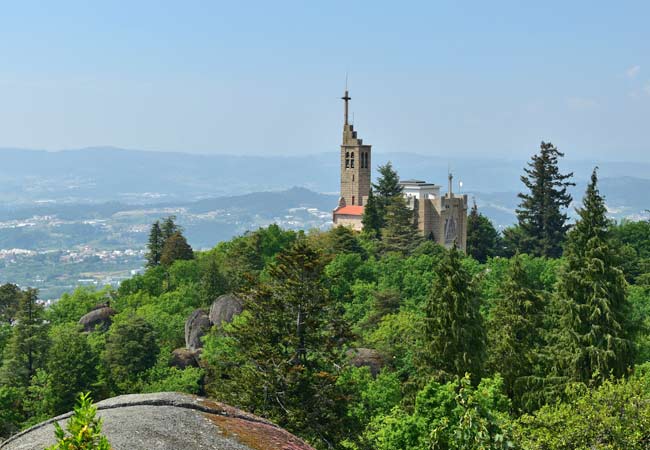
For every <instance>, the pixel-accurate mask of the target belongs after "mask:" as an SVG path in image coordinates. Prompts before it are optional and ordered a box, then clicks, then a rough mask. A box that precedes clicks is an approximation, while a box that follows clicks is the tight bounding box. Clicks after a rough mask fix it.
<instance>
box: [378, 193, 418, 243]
mask: <svg viewBox="0 0 650 450" xmlns="http://www.w3.org/2000/svg"><path fill="white" fill-rule="evenodd" d="M384 217H385V218H384V223H385V226H384V228H382V230H381V236H382V242H381V248H382V250H383V252H384V253H388V252H397V253H401V254H403V255H409V254H411V253H412V252H413V250H414V249H415V248H416V247H417V246H418V245H419V244H420V242H421V241H422V237H421V236H420V233H419V231H418V229H417V228H416V226H415V222H414V219H413V211H412V210H411V209H410V208H409V207H408V205H407V204H406V199H405V198H404V197H402V196H401V195H400V196H397V197H393V198H391V199H390V201H389V202H388V203H387V204H386V205H385V216H384Z"/></svg>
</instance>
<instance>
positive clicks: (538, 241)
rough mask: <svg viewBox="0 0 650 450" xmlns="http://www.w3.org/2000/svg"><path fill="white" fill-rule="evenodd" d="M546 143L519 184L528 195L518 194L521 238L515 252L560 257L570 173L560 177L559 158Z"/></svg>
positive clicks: (567, 204) (568, 202) (564, 232)
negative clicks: (522, 185) (522, 184)
mask: <svg viewBox="0 0 650 450" xmlns="http://www.w3.org/2000/svg"><path fill="white" fill-rule="evenodd" d="M563 156H564V153H561V152H560V151H559V150H558V149H557V148H556V147H555V146H554V145H553V144H551V143H550V142H548V143H546V142H542V144H541V146H540V151H539V154H537V155H533V158H532V161H531V162H530V163H528V168H526V169H524V171H525V172H526V175H523V176H522V177H521V181H522V182H523V183H524V185H525V186H526V188H527V189H528V191H529V192H528V193H520V194H519V198H520V199H521V203H520V204H519V208H518V209H517V220H518V222H519V227H520V229H521V232H522V235H523V239H522V240H521V242H520V243H519V245H520V246H521V247H520V248H519V249H518V250H519V251H521V252H522V253H530V254H532V255H535V256H546V257H549V258H557V257H559V256H561V255H562V244H563V242H564V239H565V237H566V232H567V230H568V229H569V225H567V218H568V216H567V214H566V212H564V209H565V208H567V207H568V206H569V205H570V204H571V194H569V192H568V188H569V187H570V186H575V183H572V182H571V181H568V180H569V179H570V178H571V177H572V176H573V173H568V174H562V173H560V169H559V167H558V159H559V158H561V157H563Z"/></svg>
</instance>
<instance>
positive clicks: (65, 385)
mask: <svg viewBox="0 0 650 450" xmlns="http://www.w3.org/2000/svg"><path fill="white" fill-rule="evenodd" d="M50 340H51V344H50V348H49V352H48V356H47V363H46V365H45V371H46V372H47V375H48V380H47V383H46V392H45V393H44V395H45V396H46V397H47V401H46V402H45V403H47V404H48V405H51V411H47V415H48V416H53V415H57V414H62V413H64V412H66V411H69V410H70V409H71V408H72V407H73V406H74V401H75V398H76V397H77V395H78V394H79V393H81V392H87V391H89V390H91V389H92V386H93V384H94V383H95V381H96V379H97V362H98V355H97V354H96V353H95V352H94V351H93V349H92V348H91V346H90V344H89V343H88V341H87V338H86V335H85V334H83V333H80V332H79V329H78V328H77V327H76V326H74V325H62V326H58V327H54V328H52V330H51V332H50Z"/></svg>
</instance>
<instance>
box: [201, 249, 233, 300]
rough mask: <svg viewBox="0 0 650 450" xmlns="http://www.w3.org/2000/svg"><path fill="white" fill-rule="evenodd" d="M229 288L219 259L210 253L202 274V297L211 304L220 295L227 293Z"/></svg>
mask: <svg viewBox="0 0 650 450" xmlns="http://www.w3.org/2000/svg"><path fill="white" fill-rule="evenodd" d="M227 289H228V281H227V280H226V277H225V276H224V275H223V273H222V272H221V269H220V268H219V264H218V263H217V259H216V258H215V257H214V256H212V255H208V257H207V262H206V266H205V268H204V269H203V275H201V297H202V298H203V303H205V304H210V303H211V302H213V301H214V300H215V299H216V298H217V297H218V296H219V295H221V294H225V293H226V291H227Z"/></svg>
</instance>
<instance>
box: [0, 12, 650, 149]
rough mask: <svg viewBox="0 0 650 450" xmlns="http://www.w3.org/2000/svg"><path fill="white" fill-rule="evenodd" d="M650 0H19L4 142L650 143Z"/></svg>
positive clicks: (5, 35) (2, 81) (3, 70)
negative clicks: (345, 110) (347, 114)
mask: <svg viewBox="0 0 650 450" xmlns="http://www.w3.org/2000/svg"><path fill="white" fill-rule="evenodd" d="M649 20H650V2H648V1H617V2H614V1H593V0H592V1H568V0H564V1H544V2H530V1H492V2H486V1H476V2H470V1H463V2H461V1H454V2H451V1H450V2H434V1H423V2H408V1H399V2H397V1H393V2H381V1H377V0H374V1H371V2H370V1H369V2H358V1H350V0H349V1H344V2H339V1H331V0H327V1H309V2H308V1H300V2H298V1H296V2H283V1H260V2H253V1H228V2H217V1H206V2H198V1H187V0H185V1H173V2H172V1H161V0H158V1H138V0H130V1H102V2H100V1H87V0H84V1H76V2H73V1H64V0H58V1H49V0H48V1H42V2H32V1H28V0H21V1H6V2H3V4H2V10H1V13H0V61H1V64H0V147H25V148H45V149H61V148H79V147H85V146H96V145H112V146H119V147H127V148H139V149H150V150H178V151H191V152H201V153H242V154H297V153H302V152H307V153H311V152H323V151H337V145H338V144H339V141H340V129H341V120H342V105H341V101H340V100H339V99H338V98H339V97H340V96H341V93H342V90H343V88H344V83H345V73H346V72H349V80H350V81H349V84H350V90H351V96H352V98H353V100H352V111H353V112H354V114H355V124H356V127H357V129H358V130H359V132H360V136H361V137H362V138H364V140H365V141H366V142H368V143H371V144H373V145H374V148H375V150H376V151H413V152H419V153H430V154H445V153H446V154H449V155H451V157H452V158H453V155H461V154H462V155H466V154H477V155H481V154H482V155H497V156H510V157H527V156H528V155H529V154H530V153H532V152H534V151H535V149H536V147H537V146H538V145H539V141H540V140H542V139H545V140H551V141H553V142H554V143H556V144H557V145H558V146H559V147H560V148H561V149H562V150H564V151H565V152H566V153H567V156H568V157H571V158H593V159H595V158H599V159H643V160H647V159H649V158H650V157H649V156H647V155H648V151H649V150H650V25H649Z"/></svg>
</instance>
